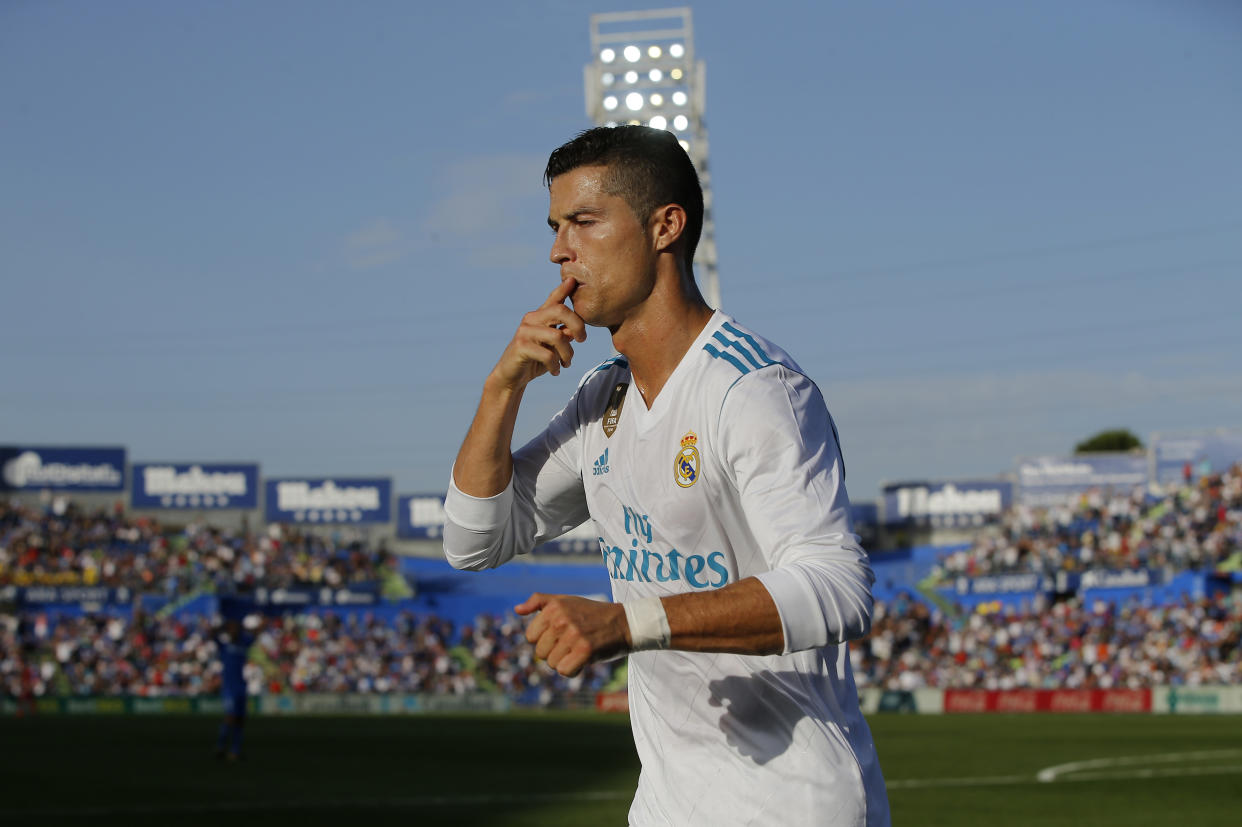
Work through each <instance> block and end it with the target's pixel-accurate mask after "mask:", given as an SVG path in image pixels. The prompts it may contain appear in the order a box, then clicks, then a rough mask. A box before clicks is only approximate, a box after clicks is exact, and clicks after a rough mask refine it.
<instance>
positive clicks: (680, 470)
mask: <svg viewBox="0 0 1242 827" xmlns="http://www.w3.org/2000/svg"><path fill="white" fill-rule="evenodd" d="M700 464H701V461H700V459H699V438H698V436H697V435H696V434H695V433H694V431H686V435H685V436H683V437H682V438H681V450H680V451H678V452H677V456H676V458H674V460H673V479H675V480H677V484H678V485H680V486H681V487H682V488H689V487H690V486H692V485H694V484H695V483H696V482H698V479H699V465H700Z"/></svg>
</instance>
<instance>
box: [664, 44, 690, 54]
mask: <svg viewBox="0 0 1242 827" xmlns="http://www.w3.org/2000/svg"><path fill="white" fill-rule="evenodd" d="M668 53H669V55H670V56H671V57H681V56H682V55H684V54H685V53H686V47H685V46H683V45H681V44H680V43H674V44H673V45H672V46H669V47H668Z"/></svg>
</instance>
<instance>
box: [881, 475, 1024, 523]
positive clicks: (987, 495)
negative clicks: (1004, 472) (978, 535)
mask: <svg viewBox="0 0 1242 827" xmlns="http://www.w3.org/2000/svg"><path fill="white" fill-rule="evenodd" d="M882 493H883V503H884V515H883V520H884V523H885V524H886V525H890V526H892V525H902V524H914V525H920V526H931V527H934V528H969V527H972V526H980V525H985V524H987V523H991V522H995V521H996V520H998V519H999V518H1000V515H1001V514H1002V513H1004V511H1005V509H1007V508H1008V507H1009V506H1010V505H1011V504H1012V503H1013V483H1011V482H1007V481H1002V480H965V481H955V482H899V483H890V484H888V485H885V486H884V489H883V492H882Z"/></svg>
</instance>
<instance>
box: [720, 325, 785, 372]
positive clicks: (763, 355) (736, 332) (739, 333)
mask: <svg viewBox="0 0 1242 827" xmlns="http://www.w3.org/2000/svg"><path fill="white" fill-rule="evenodd" d="M721 327H723V328H724V329H725V330H727V331H729V332H730V333H732V334H733V335H734V336H740V337H741V338H743V339H745V340H746V342H747V343H748V344H749V345H750V346H751V347H753V348H754V349H755V353H757V354H759V358H760V359H762V360H763V361H764V362H765V363H766V364H769V365H771V364H774V362H773V360H772V358H771V357H770V356H768V354H766V353H764V352H763V348H761V347H759V343H758V342H756V341H755V337H754V336H751V335H750V334H749V333H743V332H742V331H741V330H738V329H737V328H736V327H734V326H733V325H731V324H729V323H728V322H725V323H724V324H723V325H721Z"/></svg>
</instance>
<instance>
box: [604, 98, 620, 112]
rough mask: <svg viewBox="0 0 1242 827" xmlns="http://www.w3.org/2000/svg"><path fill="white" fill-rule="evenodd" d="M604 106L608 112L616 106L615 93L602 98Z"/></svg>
mask: <svg viewBox="0 0 1242 827" xmlns="http://www.w3.org/2000/svg"><path fill="white" fill-rule="evenodd" d="M604 108H605V109H607V110H608V111H609V112H611V111H612V110H614V109H616V108H617V98H616V96H615V95H609V96H608V97H606V98H604Z"/></svg>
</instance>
